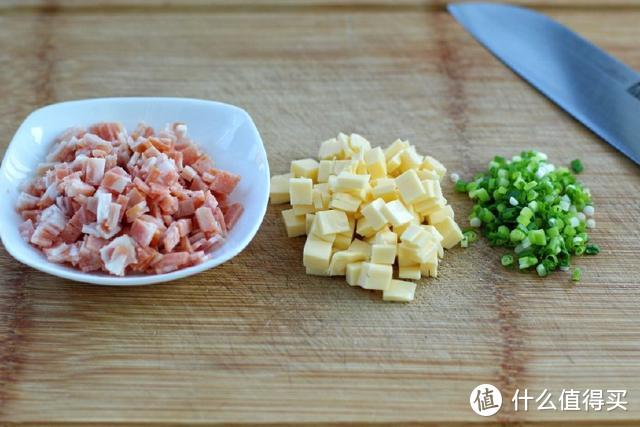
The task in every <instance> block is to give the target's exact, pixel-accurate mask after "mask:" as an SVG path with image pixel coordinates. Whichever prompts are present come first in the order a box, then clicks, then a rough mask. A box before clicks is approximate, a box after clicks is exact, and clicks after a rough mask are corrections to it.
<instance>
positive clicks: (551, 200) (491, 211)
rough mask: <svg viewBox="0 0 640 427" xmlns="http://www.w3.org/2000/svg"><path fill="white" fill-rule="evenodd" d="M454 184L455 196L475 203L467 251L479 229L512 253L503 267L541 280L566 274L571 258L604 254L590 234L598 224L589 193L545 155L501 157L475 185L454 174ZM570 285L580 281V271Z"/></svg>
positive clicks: (578, 169) (465, 243) (530, 153)
mask: <svg viewBox="0 0 640 427" xmlns="http://www.w3.org/2000/svg"><path fill="white" fill-rule="evenodd" d="M571 168H572V170H573V171H574V172H576V173H579V172H581V171H582V168H583V166H582V163H581V162H580V160H574V161H573V162H571ZM452 179H454V180H455V181H456V182H455V186H456V190H457V191H459V192H462V193H468V194H469V197H470V198H471V199H472V200H474V201H475V205H474V207H473V210H472V212H471V215H470V217H469V223H470V225H471V227H472V228H470V229H467V230H466V231H465V232H464V237H463V240H462V242H461V245H462V246H463V247H467V246H468V245H469V243H472V242H474V241H475V240H477V239H478V233H477V232H476V230H475V229H477V228H480V229H481V230H482V233H483V235H484V236H486V238H487V239H488V240H489V243H490V244H491V245H492V246H503V247H509V248H513V251H514V253H508V254H505V255H503V256H502V259H501V263H502V265H504V266H505V267H511V266H517V267H518V268H519V269H520V270H526V269H535V270H536V272H537V273H538V275H540V276H541V277H544V276H546V275H547V274H549V273H550V272H552V271H554V270H557V269H561V270H568V269H569V268H570V262H571V256H572V255H578V256H580V255H583V254H587V255H595V254H597V253H598V252H599V251H600V249H599V248H598V246H597V245H595V244H592V243H590V242H589V236H588V234H587V229H588V228H594V227H595V224H596V223H595V220H594V219H593V214H594V208H593V205H592V204H591V194H590V192H589V189H587V188H585V187H583V186H582V184H581V183H580V182H578V181H577V180H576V178H575V176H574V175H573V174H572V173H571V172H570V171H569V170H568V169H567V168H563V167H559V168H556V167H555V166H554V165H553V164H551V163H548V162H547V156H546V154H544V153H540V152H536V151H525V152H522V153H521V154H520V155H519V156H514V157H513V158H512V159H511V160H506V159H505V158H503V157H499V156H497V157H495V158H494V159H493V160H492V161H491V162H490V163H489V169H488V170H487V171H486V172H484V173H480V174H478V175H476V176H475V178H474V180H473V181H471V182H465V181H463V180H461V179H458V177H457V175H455V174H452ZM572 279H573V280H574V281H578V280H580V269H578V268H576V269H575V270H574V271H573V274H572Z"/></svg>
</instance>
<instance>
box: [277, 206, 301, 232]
mask: <svg viewBox="0 0 640 427" xmlns="http://www.w3.org/2000/svg"><path fill="white" fill-rule="evenodd" d="M282 219H283V220H284V226H285V228H286V230H287V236H289V237H297V236H304V235H305V234H306V228H305V217H304V215H296V214H295V213H294V212H293V209H286V210H283V211H282Z"/></svg>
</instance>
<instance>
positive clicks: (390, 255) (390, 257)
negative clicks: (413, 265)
mask: <svg viewBox="0 0 640 427" xmlns="http://www.w3.org/2000/svg"><path fill="white" fill-rule="evenodd" d="M396 252H397V246H396V245H388V244H373V245H371V262H373V263H376V264H393V263H394V262H395V261H396Z"/></svg>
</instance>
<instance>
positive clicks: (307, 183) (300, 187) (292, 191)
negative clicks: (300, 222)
mask: <svg viewBox="0 0 640 427" xmlns="http://www.w3.org/2000/svg"><path fill="white" fill-rule="evenodd" d="M312 192H313V180H311V179H309V178H289V196H290V198H291V205H311V204H313V194H312Z"/></svg>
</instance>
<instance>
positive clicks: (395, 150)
mask: <svg viewBox="0 0 640 427" xmlns="http://www.w3.org/2000/svg"><path fill="white" fill-rule="evenodd" d="M408 147H409V143H408V142H406V141H402V140H400V139H396V140H395V141H393V143H392V144H391V145H390V146H389V147H388V148H387V149H386V150H384V157H385V159H387V160H389V159H390V158H392V157H393V156H395V155H396V154H399V153H400V152H401V151H402V150H404V149H405V148H408Z"/></svg>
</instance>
